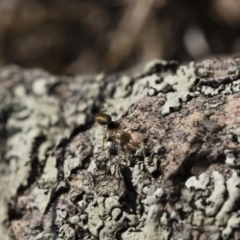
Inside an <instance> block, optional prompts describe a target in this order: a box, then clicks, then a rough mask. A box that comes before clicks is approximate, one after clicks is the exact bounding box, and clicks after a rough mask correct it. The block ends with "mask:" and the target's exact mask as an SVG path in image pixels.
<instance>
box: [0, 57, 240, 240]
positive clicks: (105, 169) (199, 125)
mask: <svg viewBox="0 0 240 240" xmlns="http://www.w3.org/2000/svg"><path fill="white" fill-rule="evenodd" d="M0 98H1V99H0V100H1V101H0V134H1V144H0V153H1V155H0V157H1V159H0V170H1V176H0V181H1V185H0V190H1V195H0V209H1V211H0V221H1V225H0V232H2V233H3V235H2V236H3V239H17V240H25V239H38V240H40V239H49V240H50V239H51V240H53V239H57V240H65V239H69V240H70V239H73V240H75V239H92V240H93V239H100V240H112V239H123V240H125V239H132V240H139V239H184V240H187V239H199V240H203V239H216V240H217V239H239V238H240V230H239V229H240V204H239V202H240V172H239V167H240V59H239V58H233V59H229V60H226V61H223V60H219V59H212V60H205V61H203V62H200V63H190V64H189V65H187V66H178V64H177V62H175V61H170V62H166V61H162V60H155V61H152V62H150V63H149V64H147V65H146V67H145V68H144V69H138V70H133V71H131V72H129V73H118V74H112V75H105V74H99V75H92V76H62V77H58V76H53V75H50V74H48V73H46V72H44V71H42V70H39V69H35V70H24V69H20V68H18V67H15V66H12V67H5V68H2V69H0ZM99 112H107V113H108V114H109V115H111V116H112V118H113V121H114V122H113V123H118V124H119V126H118V128H115V127H113V126H114V125H113V126H112V125H111V126H110V125H109V126H108V127H103V126H100V125H98V124H97V123H95V116H96V114H97V113H99ZM103 136H106V139H105V140H104V141H103Z"/></svg>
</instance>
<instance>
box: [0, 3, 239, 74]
mask: <svg viewBox="0 0 240 240" xmlns="http://www.w3.org/2000/svg"><path fill="white" fill-rule="evenodd" d="M239 52H240V1H239V0H122V1H120V0H111V1H107V0H0V66H3V65H6V64H18V65H20V66H22V67H26V68H33V67H41V68H44V69H46V70H48V71H50V72H53V73H57V74H75V73H90V72H97V71H103V70H104V71H116V70H121V69H125V68H130V67H133V66H136V65H138V64H144V63H146V62H147V61H149V60H151V59H154V58H162V59H166V60H170V59H175V60H179V61H181V62H182V61H190V60H197V59H200V58H204V57H207V56H209V55H210V56H214V55H225V54H227V55H238V53H239Z"/></svg>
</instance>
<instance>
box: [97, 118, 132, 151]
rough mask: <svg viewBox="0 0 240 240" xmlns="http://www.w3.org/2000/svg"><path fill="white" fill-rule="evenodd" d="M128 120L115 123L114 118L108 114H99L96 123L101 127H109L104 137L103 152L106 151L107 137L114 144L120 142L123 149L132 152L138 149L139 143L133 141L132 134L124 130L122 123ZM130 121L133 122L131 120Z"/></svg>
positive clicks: (121, 119) (119, 120)
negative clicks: (125, 148)
mask: <svg viewBox="0 0 240 240" xmlns="http://www.w3.org/2000/svg"><path fill="white" fill-rule="evenodd" d="M126 118H128V117H125V118H120V119H118V120H116V121H113V120H112V117H111V116H110V115H109V114H107V113H99V114H97V116H96V122H97V123H98V124H100V125H105V126H107V128H106V131H105V133H104V135H103V141H102V150H103V149H104V143H105V141H106V139H107V137H109V138H110V139H111V140H112V141H114V142H119V143H120V145H121V146H122V147H124V146H126V147H127V148H128V149H130V150H133V149H134V148H136V147H137V143H136V142H135V141H134V140H133V139H132V136H131V134H130V133H128V132H126V131H124V130H122V126H121V123H122V121H123V120H124V119H126ZM128 119H129V120H131V118H128ZM134 121H135V120H134Z"/></svg>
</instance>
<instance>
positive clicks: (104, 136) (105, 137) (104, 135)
mask: <svg viewBox="0 0 240 240" xmlns="http://www.w3.org/2000/svg"><path fill="white" fill-rule="evenodd" d="M107 132H108V130H107V129H106V130H105V132H104V134H103V139H102V151H101V152H103V150H104V144H105V141H106V139H107Z"/></svg>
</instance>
